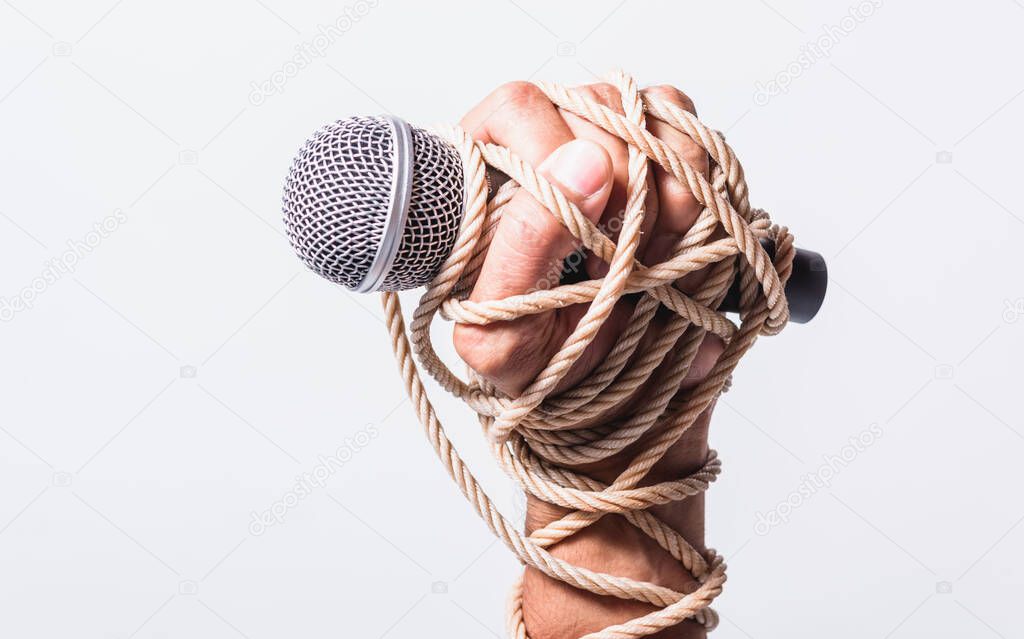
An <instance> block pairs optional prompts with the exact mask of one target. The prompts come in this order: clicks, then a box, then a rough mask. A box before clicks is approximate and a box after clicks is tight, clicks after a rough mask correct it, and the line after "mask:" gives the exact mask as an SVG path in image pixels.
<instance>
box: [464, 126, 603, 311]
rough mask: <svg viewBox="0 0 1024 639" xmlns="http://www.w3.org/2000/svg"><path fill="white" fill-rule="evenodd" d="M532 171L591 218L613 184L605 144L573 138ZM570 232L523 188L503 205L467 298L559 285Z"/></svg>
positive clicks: (488, 297)
mask: <svg viewBox="0 0 1024 639" xmlns="http://www.w3.org/2000/svg"><path fill="white" fill-rule="evenodd" d="M537 172H538V173H540V174H541V175H542V176H543V177H544V178H545V179H547V180H548V181H549V182H551V184H552V185H553V186H555V187H556V188H558V189H559V190H561V191H562V193H563V194H565V196H566V198H567V199H568V200H569V201H570V202H572V203H573V204H575V205H576V206H577V207H578V208H579V209H580V212H581V213H583V215H584V216H586V217H587V218H588V219H589V220H591V221H592V222H597V221H598V220H600V219H601V214H602V212H603V211H604V207H605V205H606V204H607V203H608V196H609V195H610V193H611V187H612V179H613V173H612V162H611V158H609V157H608V153H607V152H606V151H605V150H604V147H602V146H601V145H599V144H597V143H596V142H591V141H589V140H573V141H571V142H567V143H566V144H563V145H562V146H560V147H558V148H557V149H555V151H554V152H553V153H552V154H551V155H550V156H548V158H547V159H546V160H544V162H542V163H541V165H540V166H539V167H537ZM576 246H577V242H576V240H575V238H573V236H572V234H570V233H569V231H568V230H566V228H565V227H564V226H562V224H561V222H559V221H558V220H557V219H556V218H555V216H554V215H552V214H551V213H550V212H549V211H547V210H546V209H545V207H544V205H542V204H541V203H540V202H538V201H537V200H536V199H534V197H533V196H532V195H530V194H529V193H527V192H526V190H525V189H520V190H519V191H518V192H517V193H516V195H515V196H513V198H512V200H511V201H509V203H508V204H507V205H506V206H505V210H504V211H503V213H502V217H501V221H500V222H499V223H498V228H497V230H496V232H495V235H494V238H493V240H492V241H491V245H490V247H489V248H488V251H487V256H486V258H485V259H484V264H483V266H482V267H481V270H480V276H479V278H478V279H477V282H476V286H475V287H474V288H473V292H472V294H471V296H470V297H471V299H473V300H495V299H502V298H504V297H508V296H509V295H519V294H522V293H526V292H528V291H531V290H536V289H541V288H552V287H554V286H556V285H557V284H558V279H559V276H560V275H561V272H562V261H563V260H564V259H565V258H566V257H567V256H568V255H569V254H570V253H572V251H573V250H575V249H576Z"/></svg>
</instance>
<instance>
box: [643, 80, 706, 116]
mask: <svg viewBox="0 0 1024 639" xmlns="http://www.w3.org/2000/svg"><path fill="white" fill-rule="evenodd" d="M644 92H646V93H648V94H649V95H653V96H654V97H657V98H660V99H662V100H665V101H666V102H671V103H672V104H674V105H676V106H677V107H679V108H680V109H683V110H684V111H689V112H690V113H692V114H694V115H697V107H696V106H695V105H694V103H693V100H691V99H690V96H688V95H686V94H685V93H683V92H682V91H680V90H679V89H677V88H675V87H674V86H672V85H670V84H658V85H655V86H652V87H647V88H646V89H644Z"/></svg>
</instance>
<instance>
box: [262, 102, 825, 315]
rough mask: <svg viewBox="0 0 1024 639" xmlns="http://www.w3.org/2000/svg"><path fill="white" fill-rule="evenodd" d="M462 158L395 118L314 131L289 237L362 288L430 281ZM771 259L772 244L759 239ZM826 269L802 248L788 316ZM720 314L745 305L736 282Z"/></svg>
mask: <svg viewBox="0 0 1024 639" xmlns="http://www.w3.org/2000/svg"><path fill="white" fill-rule="evenodd" d="M463 185H464V177H463V172H462V158H461V157H460V156H459V153H458V151H456V149H455V148H453V147H452V146H451V145H450V144H448V142H446V141H445V140H443V139H441V138H440V137H438V136H435V135H433V134H431V133H428V132H426V131H424V130H422V129H419V128H416V127H412V126H410V125H409V124H408V123H406V122H405V121H403V120H401V119H399V118H396V117H394V116H390V115H385V116H368V117H362V116H360V117H352V118H348V119H345V120H339V121H337V122H334V123H331V124H327V125H325V126H323V127H321V128H320V129H319V130H317V131H316V132H315V133H314V134H313V136H312V137H311V138H310V139H309V140H307V141H306V144H305V146H303V147H302V149H300V150H299V152H298V155H296V157H295V160H294V162H293V163H292V167H291V170H290V171H289V173H288V177H287V179H286V180H285V185H284V196H283V206H282V208H283V213H284V222H285V227H286V229H287V233H288V239H289V241H290V242H291V245H292V247H293V248H294V249H295V252H296V253H297V254H298V256H299V258H300V259H301V260H302V261H303V262H305V264H306V265H307V266H308V267H309V268H310V269H311V270H312V271H313V272H315V273H317V274H318V275H320V276H322V277H324V278H326V279H328V280H330V281H332V282H336V283H338V284H341V285H343V286H345V287H346V288H348V289H350V290H353V291H357V292H360V293H368V292H372V291H404V290H409V289H413V288H418V287H420V286H423V285H425V284H427V283H428V282H430V280H431V279H433V277H434V275H435V274H436V273H437V271H438V270H439V269H440V267H441V264H443V263H444V260H445V259H447V257H448V255H450V254H451V251H452V248H453V246H454V245H455V240H456V237H457V235H458V232H459V225H460V222H461V220H462V211H463V198H464V190H463ZM761 243H762V246H764V248H765V250H766V251H767V252H768V254H769V255H771V256H774V249H775V246H774V243H773V242H772V241H771V240H761ZM827 283H828V272H827V270H826V267H825V260H824V259H823V258H822V257H821V255H819V254H818V253H815V252H814V251H809V250H806V249H800V248H798V249H797V250H796V257H795V259H794V261H793V272H792V274H791V276H790V278H789V281H788V282H787V283H786V297H787V301H788V302H789V310H790V319H791V320H792V321H794V322H797V323H800V324H803V323H806V322H808V321H810V320H811V318H813V317H814V316H815V314H817V312H818V309H819V308H821V304H822V302H823V300H824V298H825V290H826V287H827ZM720 310H724V311H726V312H737V311H738V310H739V278H737V280H736V281H735V282H733V286H732V287H731V288H730V291H729V293H728V294H727V295H726V297H725V300H724V301H723V302H722V305H721V307H720Z"/></svg>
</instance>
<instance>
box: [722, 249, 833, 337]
mask: <svg viewBox="0 0 1024 639" xmlns="http://www.w3.org/2000/svg"><path fill="white" fill-rule="evenodd" d="M761 246H762V247H763V248H764V250H765V252H766V253H768V255H769V256H770V257H771V258H772V259H775V242H773V241H771V240H769V239H762V240H761ZM827 289H828V267H827V266H826V265H825V258H823V257H822V256H821V254H820V253H815V252H814V251H811V250H808V249H802V248H798V249H796V255H795V256H794V257H793V272H792V273H791V274H790V276H789V281H788V282H786V301H787V302H788V303H789V320H790V321H791V322H796V323H797V324H806V323H807V322H809V321H811V320H812V319H814V316H815V315H817V314H818V311H819V310H821V305H822V304H823V303H824V302H825V291H826V290H827ZM719 310H723V311H725V312H727V313H736V312H739V310H740V278H739V277H737V278H736V280H735V281H733V283H732V286H731V287H729V292H728V293H726V295H725V299H724V300H722V305H721V306H720V307H719Z"/></svg>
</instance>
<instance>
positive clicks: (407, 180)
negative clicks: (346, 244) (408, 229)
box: [355, 115, 413, 293]
mask: <svg viewBox="0 0 1024 639" xmlns="http://www.w3.org/2000/svg"><path fill="white" fill-rule="evenodd" d="M381 117H382V118H384V119H385V120H387V121H388V122H390V123H391V126H392V128H393V129H394V132H395V136H394V138H393V140H394V145H395V146H394V155H393V157H392V162H393V163H394V170H393V171H392V172H391V206H390V208H389V209H388V211H387V217H386V218H385V219H384V228H383V230H382V235H381V238H380V245H379V246H378V247H377V253H376V255H374V257H373V262H371V263H370V268H369V270H368V271H367V272H366V277H364V278H363V280H362V281H361V282H359V284H358V285H357V286H356V287H355V290H356V292H358V293H371V292H373V291H376V290H377V289H378V288H380V286H381V284H383V283H384V278H385V277H386V276H387V274H388V271H390V270H391V264H392V263H393V262H394V261H395V255H397V254H398V247H399V246H401V244H402V235H403V233H404V231H405V221H406V217H408V215H409V200H410V198H411V197H412V172H413V157H412V151H413V148H412V130H411V129H410V128H409V123H408V122H406V121H405V120H402V119H401V118H396V117H395V116H393V115H384V116H381Z"/></svg>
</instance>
